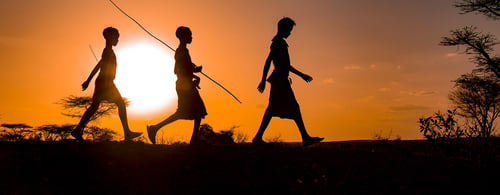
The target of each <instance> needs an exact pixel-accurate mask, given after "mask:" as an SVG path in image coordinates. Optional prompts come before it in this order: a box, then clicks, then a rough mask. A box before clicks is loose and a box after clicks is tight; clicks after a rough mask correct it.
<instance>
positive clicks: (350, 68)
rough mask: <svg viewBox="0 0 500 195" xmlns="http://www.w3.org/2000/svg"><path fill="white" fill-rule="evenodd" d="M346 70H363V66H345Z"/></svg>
mask: <svg viewBox="0 0 500 195" xmlns="http://www.w3.org/2000/svg"><path fill="white" fill-rule="evenodd" d="M344 70H361V66H358V65H349V66H344Z"/></svg>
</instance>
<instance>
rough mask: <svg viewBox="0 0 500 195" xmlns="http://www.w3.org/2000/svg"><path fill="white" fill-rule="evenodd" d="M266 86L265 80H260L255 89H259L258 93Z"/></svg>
mask: <svg viewBox="0 0 500 195" xmlns="http://www.w3.org/2000/svg"><path fill="white" fill-rule="evenodd" d="M265 88H266V81H265V80H264V81H261V82H260V83H259V86H258V87H257V90H259V92H260V93H262V92H264V89H265Z"/></svg>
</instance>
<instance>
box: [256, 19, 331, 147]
mask: <svg viewBox="0 0 500 195" xmlns="http://www.w3.org/2000/svg"><path fill="white" fill-rule="evenodd" d="M293 26H295V22H294V21H293V20H292V19H290V18H288V17H285V18H283V19H281V20H280V21H279V22H278V33H277V34H276V36H275V37H274V38H273V40H272V41H273V42H272V44H271V51H270V52H269V55H268V57H267V59H266V63H265V64H264V72H263V74H262V80H261V81H260V84H259V86H258V88H257V89H258V90H259V92H260V93H262V92H263V91H264V89H265V87H266V78H267V73H268V72H269V67H270V66H271V61H272V62H273V64H274V70H273V72H272V73H271V75H270V76H269V78H267V81H268V82H269V83H271V92H270V95H269V104H268V106H267V109H266V111H265V113H264V117H263V118H262V122H261V124H260V127H259V131H258V132H257V134H256V135H255V137H254V138H253V140H252V143H255V144H264V143H265V142H264V141H263V140H262V136H263V135H264V131H265V130H266V128H267V126H268V125H269V122H270V121H271V118H272V117H273V116H277V117H280V118H287V119H293V120H294V121H295V123H296V124H297V127H298V128H299V131H300V135H301V136H302V143H303V145H304V146H308V145H311V144H315V143H318V142H320V141H321V140H323V139H324V138H320V137H311V136H309V134H308V133H307V131H306V128H305V126H304V122H303V120H302V115H301V113H300V108H299V104H298V103H297V100H296V99H295V96H294V94H293V91H292V87H291V83H290V81H289V78H288V75H289V72H292V73H295V74H296V75H298V76H300V77H301V78H302V79H304V80H305V81H306V82H310V81H312V77H311V76H309V75H307V74H304V73H302V72H300V71H298V70H297V69H295V68H294V67H292V65H291V64H290V56H289V54H288V44H287V43H286V41H285V39H286V38H288V36H290V33H291V32H292V29H293Z"/></svg>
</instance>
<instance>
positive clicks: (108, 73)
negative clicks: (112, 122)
mask: <svg viewBox="0 0 500 195" xmlns="http://www.w3.org/2000/svg"><path fill="white" fill-rule="evenodd" d="M102 34H103V36H104V39H105V40H106V47H105V48H104V50H103V51H102V56H101V60H100V61H99V62H98V63H97V65H96V66H95V67H94V69H93V70H92V72H91V73H90V75H89V77H88V79H87V80H86V81H85V82H83V84H82V89H83V90H86V89H87V87H88V86H89V83H90V81H91V80H92V78H93V77H94V76H95V74H96V73H97V72H99V75H98V76H97V79H96V81H95V89H94V96H93V97H92V104H91V105H90V107H89V108H88V109H87V110H86V111H85V113H84V114H83V116H82V118H81V119H80V122H79V123H78V125H77V126H76V128H75V129H74V130H73V131H72V132H71V135H72V136H73V137H75V138H76V140H77V141H83V137H82V135H83V129H84V128H85V126H86V125H87V123H88V122H89V120H90V118H91V117H92V115H94V113H95V112H96V111H97V109H98V108H99V105H100V104H101V102H102V101H109V102H112V103H115V104H116V106H117V107H118V114H119V116H120V120H121V123H122V126H123V132H124V136H125V140H132V139H133V138H136V137H138V136H140V135H141V134H142V133H140V132H132V131H130V129H129V126H128V121H127V108H126V104H125V102H124V101H123V98H122V96H121V95H120V92H118V89H117V88H116V86H115V84H114V82H113V81H114V79H115V75H116V55H115V53H114V51H113V46H116V44H118V37H119V36H120V34H119V33H118V30H117V29H116V28H113V27H108V28H106V29H104V31H103V32H102Z"/></svg>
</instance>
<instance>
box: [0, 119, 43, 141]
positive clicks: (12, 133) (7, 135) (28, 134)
mask: <svg viewBox="0 0 500 195" xmlns="http://www.w3.org/2000/svg"><path fill="white" fill-rule="evenodd" d="M2 127H3V128H4V129H3V130H2V134H1V135H0V139H1V140H4V141H21V140H25V139H34V138H35V137H36V134H34V131H33V127H32V126H29V125H26V124H24V123H15V124H7V123H4V124H2Z"/></svg>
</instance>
